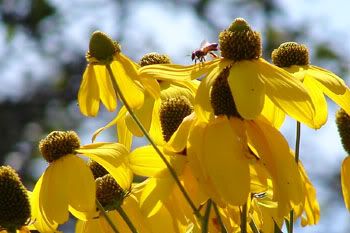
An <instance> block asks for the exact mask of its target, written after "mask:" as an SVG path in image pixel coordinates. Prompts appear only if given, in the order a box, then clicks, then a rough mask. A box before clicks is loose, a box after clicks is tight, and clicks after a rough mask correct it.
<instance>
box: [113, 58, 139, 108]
mask: <svg viewBox="0 0 350 233" xmlns="http://www.w3.org/2000/svg"><path fill="white" fill-rule="evenodd" d="M111 68H112V71H113V74H114V78H115V81H116V82H117V84H118V86H119V88H120V91H121V92H122V94H123V95H124V97H125V99H126V101H127V102H128V104H129V105H130V107H131V108H132V109H138V108H140V107H141V106H142V105H143V100H144V94H143V91H142V89H141V88H140V87H139V86H138V85H137V84H136V83H135V81H134V79H133V77H137V76H136V75H137V70H136V68H135V66H134V65H133V63H132V62H131V61H130V59H128V58H127V57H126V56H124V55H122V54H118V55H117V58H116V60H114V61H113V62H112V63H111ZM118 94H119V93H118Z"/></svg>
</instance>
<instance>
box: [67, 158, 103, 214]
mask: <svg viewBox="0 0 350 233" xmlns="http://www.w3.org/2000/svg"><path fill="white" fill-rule="evenodd" d="M65 169H66V170H65V172H67V173H69V174H74V175H72V176H70V177H69V180H67V181H66V183H67V186H68V202H69V209H70V210H71V213H72V214H73V215H74V216H75V217H76V218H78V219H80V220H88V219H92V218H93V217H95V216H96V215H98V214H97V212H96V205H95V201H96V185H95V179H94V176H93V175H92V172H91V170H90V168H89V167H88V166H87V165H86V163H85V162H84V161H83V160H82V159H81V158H79V157H77V156H74V157H72V159H71V160H70V163H69V164H67V165H66V168H65ZM77 171H79V172H77Z"/></svg>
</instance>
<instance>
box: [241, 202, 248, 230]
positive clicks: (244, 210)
mask: <svg viewBox="0 0 350 233" xmlns="http://www.w3.org/2000/svg"><path fill="white" fill-rule="evenodd" d="M241 233H247V203H245V204H244V205H243V206H242V212H241Z"/></svg>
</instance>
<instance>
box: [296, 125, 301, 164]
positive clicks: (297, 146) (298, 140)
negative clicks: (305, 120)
mask: <svg viewBox="0 0 350 233" xmlns="http://www.w3.org/2000/svg"><path fill="white" fill-rule="evenodd" d="M299 149H300V122H299V121H297V132H296V139H295V162H297V163H298V162H299Z"/></svg>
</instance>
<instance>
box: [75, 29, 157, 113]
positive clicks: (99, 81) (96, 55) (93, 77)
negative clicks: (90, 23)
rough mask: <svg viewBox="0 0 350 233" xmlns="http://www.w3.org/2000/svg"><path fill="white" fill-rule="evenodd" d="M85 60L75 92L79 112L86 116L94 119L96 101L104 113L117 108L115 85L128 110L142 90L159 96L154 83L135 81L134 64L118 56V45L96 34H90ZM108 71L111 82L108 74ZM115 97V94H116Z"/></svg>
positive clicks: (138, 104)
mask: <svg viewBox="0 0 350 233" xmlns="http://www.w3.org/2000/svg"><path fill="white" fill-rule="evenodd" d="M86 59H87V61H88V65H87V67H86V69H85V71H84V74H83V80H82V82H81V85H80V89H79V93H78V103H79V107H80V111H81V112H82V114H84V115H86V116H96V115H97V113H98V110H99V105H100V101H101V102H102V103H103V104H104V106H105V107H106V108H107V110H108V111H114V110H115V109H116V107H117V95H116V93H115V90H114V87H113V83H114V82H116V83H117V84H118V86H119V88H120V91H121V92H122V94H123V95H124V96H125V99H126V101H127V102H128V104H129V105H130V107H131V108H133V109H137V108H139V107H141V106H142V104H143V101H144V90H147V91H148V92H149V93H151V94H152V95H157V93H159V86H158V83H157V82H156V81H155V80H151V79H142V78H141V79H139V78H138V75H137V69H138V65H137V64H135V63H134V62H133V61H131V60H130V59H129V58H128V57H126V56H125V55H124V54H122V53H121V48H120V45H119V43H117V42H115V41H112V40H111V39H110V38H109V37H108V36H107V35H105V34H104V33H102V32H99V31H96V32H94V33H93V34H92V36H91V39H90V44H89V51H88V52H87V55H86ZM108 67H110V69H111V70H108ZM109 71H112V73H113V76H114V78H115V79H114V80H112V77H111V75H110V73H109ZM117 94H118V93H117Z"/></svg>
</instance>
